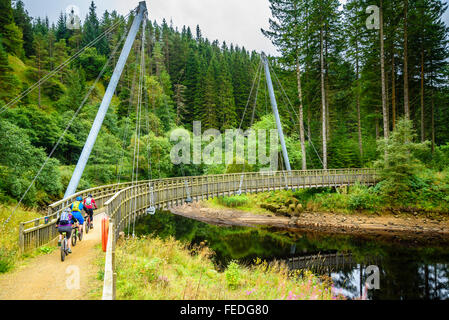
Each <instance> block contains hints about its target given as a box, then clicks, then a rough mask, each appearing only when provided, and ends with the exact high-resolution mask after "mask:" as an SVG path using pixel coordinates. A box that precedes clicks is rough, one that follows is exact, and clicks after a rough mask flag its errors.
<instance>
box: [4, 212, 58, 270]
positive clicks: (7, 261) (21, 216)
mask: <svg viewBox="0 0 449 320" xmlns="http://www.w3.org/2000/svg"><path fill="white" fill-rule="evenodd" d="M12 209H13V207H10V206H3V205H1V204H0V274H1V273H5V272H8V271H10V270H12V269H13V268H14V267H15V266H16V264H17V263H18V262H19V260H20V259H21V258H22V255H20V253H19V224H20V222H24V221H29V220H32V219H34V218H38V217H40V216H41V215H40V214H39V213H37V212H35V211H29V210H25V209H23V208H19V209H17V211H16V212H15V213H14V214H13V215H12V217H11V220H10V221H9V223H8V224H7V225H6V226H5V227H4V228H3V223H4V222H5V221H6V219H7V218H8V217H9V215H10V214H11V212H12ZM51 251H52V249H51V248H49V247H42V248H39V249H37V250H36V251H35V252H32V253H30V254H28V255H26V257H29V256H35V255H39V254H48V253H50V252H51Z"/></svg>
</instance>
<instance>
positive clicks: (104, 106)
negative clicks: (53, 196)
mask: <svg viewBox="0 0 449 320" xmlns="http://www.w3.org/2000/svg"><path fill="white" fill-rule="evenodd" d="M146 12H147V6H146V3H145V1H141V2H140V3H139V6H138V8H137V14H136V16H135V17H134V21H133V24H132V26H131V29H130V30H129V33H128V37H127V38H126V41H125V44H124V45H123V49H122V53H121V54H120V58H119V59H118V62H117V65H116V66H115V70H114V73H113V74H112V77H111V80H110V82H109V85H108V88H107V90H106V93H105V95H104V97H103V101H102V102H101V105H100V108H99V109H98V113H97V116H96V118H95V121H94V123H93V125H92V129H91V131H90V133H89V136H88V138H87V140H86V143H85V145H84V148H83V151H82V152H81V156H80V158H79V160H78V164H77V165H76V168H75V171H74V172H73V175H72V179H71V180H70V183H69V185H68V187H67V190H66V192H65V195H64V198H68V197H70V196H71V195H73V194H75V193H76V189H77V188H78V184H79V182H80V180H81V176H82V175H83V172H84V168H85V167H86V164H87V161H88V160H89V157H90V154H91V152H92V149H93V147H94V145H95V141H96V140H97V136H98V133H99V132H100V129H101V126H102V125H103V120H104V118H105V116H106V113H107V112H108V109H109V105H110V104H111V100H112V97H113V95H114V92H115V89H116V88H117V84H118V82H119V80H120V77H121V75H122V72H123V69H124V67H125V64H126V61H127V60H128V56H129V53H130V51H131V48H132V45H133V43H134V40H135V39H136V35H137V32H138V31H139V28H140V25H141V24H142V21H143V19H144V17H145V14H146Z"/></svg>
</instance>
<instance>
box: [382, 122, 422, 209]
mask: <svg viewBox="0 0 449 320" xmlns="http://www.w3.org/2000/svg"><path fill="white" fill-rule="evenodd" d="M415 138H416V133H415V131H414V130H413V124H412V122H411V121H409V120H405V119H401V120H400V121H399V122H398V123H397V125H396V128H395V130H394V131H393V132H392V133H391V135H390V137H389V139H388V140H379V154H380V155H381V158H380V160H378V161H377V162H376V166H377V167H378V168H379V169H380V176H381V178H382V180H383V181H384V183H383V185H382V191H381V192H382V193H383V195H384V196H386V197H387V199H388V200H389V201H391V202H397V201H402V200H406V197H407V193H408V192H409V191H410V179H411V177H412V176H413V175H414V174H416V173H417V172H419V170H420V169H422V168H423V165H422V163H421V162H420V161H419V160H418V159H417V158H416V157H415V154H414V153H415V152H416V151H423V150H426V149H427V148H428V146H429V144H428V143H415V142H413V141H414V139H415Z"/></svg>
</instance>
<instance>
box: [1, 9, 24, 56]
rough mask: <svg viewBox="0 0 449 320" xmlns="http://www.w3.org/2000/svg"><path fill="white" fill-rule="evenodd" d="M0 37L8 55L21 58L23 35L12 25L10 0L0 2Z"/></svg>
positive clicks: (12, 17) (12, 16)
mask: <svg viewBox="0 0 449 320" xmlns="http://www.w3.org/2000/svg"><path fill="white" fill-rule="evenodd" d="M0 12H1V14H0V35H1V36H2V39H3V40H2V41H3V46H4V48H5V50H6V51H7V52H9V53H12V54H15V55H16V56H18V57H22V55H23V54H24V51H23V39H22V37H23V35H22V31H21V29H20V28H19V27H18V26H17V25H16V24H15V23H14V15H13V10H12V7H11V0H0Z"/></svg>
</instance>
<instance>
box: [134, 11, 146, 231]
mask: <svg viewBox="0 0 449 320" xmlns="http://www.w3.org/2000/svg"><path fill="white" fill-rule="evenodd" d="M145 29H146V16H145V17H144V19H143V24H142V42H141V57H140V78H139V93H138V94H139V96H138V105H139V132H138V136H137V166H136V185H137V184H138V182H139V155H140V132H141V130H140V128H141V120H142V96H143V86H144V82H145ZM136 215H137V201H135V210H134V219H133V238H134V237H135V231H136Z"/></svg>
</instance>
